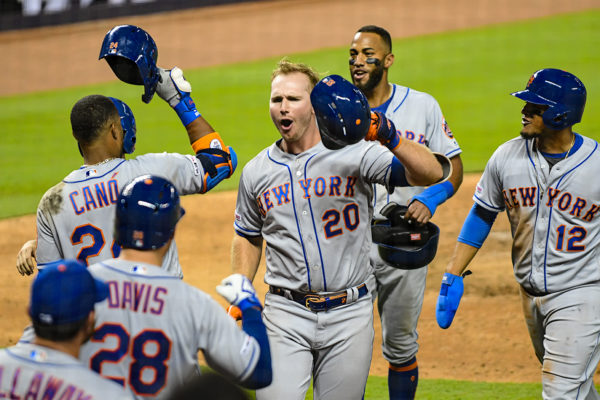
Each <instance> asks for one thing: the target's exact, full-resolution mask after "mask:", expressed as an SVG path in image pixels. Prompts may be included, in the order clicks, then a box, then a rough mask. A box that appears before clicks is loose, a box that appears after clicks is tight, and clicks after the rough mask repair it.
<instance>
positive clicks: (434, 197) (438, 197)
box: [411, 181, 454, 216]
mask: <svg viewBox="0 0 600 400" xmlns="http://www.w3.org/2000/svg"><path fill="white" fill-rule="evenodd" d="M453 194H454V186H453V185H452V182H450V181H445V182H442V183H438V184H437V185H433V186H430V187H428V188H427V189H425V190H423V191H422V192H421V193H419V194H418V195H416V196H415V197H413V198H412V200H411V203H412V202H413V201H414V200H418V201H420V202H421V203H423V204H425V207H427V208H428V209H429V212H430V213H431V215H432V216H433V214H435V210H436V209H437V206H439V205H440V204H442V203H443V202H445V201H446V200H448V199H449V198H450V197H452V195H453Z"/></svg>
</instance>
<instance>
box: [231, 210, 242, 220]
mask: <svg viewBox="0 0 600 400" xmlns="http://www.w3.org/2000/svg"><path fill="white" fill-rule="evenodd" d="M233 214H234V215H235V220H236V221H238V222H242V216H241V215H240V214H239V213H238V212H237V210H235V212H234V213H233Z"/></svg>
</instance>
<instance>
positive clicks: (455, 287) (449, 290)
mask: <svg viewBox="0 0 600 400" xmlns="http://www.w3.org/2000/svg"><path fill="white" fill-rule="evenodd" d="M463 291H464V285H463V277H462V276H458V275H453V274H450V273H448V272H446V273H445V274H444V277H443V278H442V287H441V288H440V295H439V296H438V300H437V305H436V307H435V319H436V320H437V323H438V325H439V326H440V328H442V329H447V328H448V327H449V326H450V325H451V324H452V320H453V319H454V315H455V314H456V310H457V309H458V305H459V304H460V299H461V297H462V295H463Z"/></svg>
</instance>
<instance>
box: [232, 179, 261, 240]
mask: <svg viewBox="0 0 600 400" xmlns="http://www.w3.org/2000/svg"><path fill="white" fill-rule="evenodd" d="M249 174H250V172H249V169H247V168H244V170H243V171H242V176H241V178H240V183H239V186H238V196H237V202H236V205H235V220H234V222H233V227H234V229H235V230H236V231H237V232H239V233H241V234H242V235H243V236H255V237H256V236H260V235H261V229H262V225H263V219H262V214H261V210H260V207H259V205H258V203H257V200H256V199H255V198H254V196H253V195H252V192H251V190H250V189H249V186H250V185H249V182H248V180H249Z"/></svg>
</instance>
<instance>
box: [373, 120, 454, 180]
mask: <svg viewBox="0 0 600 400" xmlns="http://www.w3.org/2000/svg"><path fill="white" fill-rule="evenodd" d="M365 140H378V141H379V142H380V143H381V144H383V145H384V146H386V147H387V148H388V149H390V151H391V152H392V153H394V156H396V158H397V159H398V161H400V163H401V164H402V167H403V169H404V171H403V173H404V176H405V178H406V181H407V182H408V183H409V184H410V185H412V186H429V185H432V184H434V183H436V182H439V181H441V180H442V179H443V178H445V177H444V176H443V171H442V166H441V164H440V163H439V162H438V160H437V159H436V157H435V156H434V155H433V153H432V152H431V150H429V149H428V148H427V147H425V146H423V145H421V144H418V143H415V142H413V141H412V140H402V138H401V137H400V135H399V134H398V132H397V131H396V127H395V126H394V123H393V122H392V121H390V120H389V119H388V118H386V117H385V115H383V114H382V113H380V112H378V111H374V112H371V126H370V128H369V132H368V133H367V136H366V137H365ZM392 183H393V182H392Z"/></svg>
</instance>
